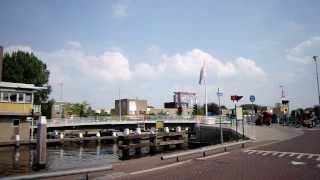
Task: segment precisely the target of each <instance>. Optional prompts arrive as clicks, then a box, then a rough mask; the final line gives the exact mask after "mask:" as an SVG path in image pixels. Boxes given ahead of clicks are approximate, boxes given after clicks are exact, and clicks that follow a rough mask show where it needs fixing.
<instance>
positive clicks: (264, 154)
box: [262, 152, 271, 156]
mask: <svg viewBox="0 0 320 180" xmlns="http://www.w3.org/2000/svg"><path fill="white" fill-rule="evenodd" d="M270 153H271V152H265V153H263V154H262V156H266V155H268V154H270Z"/></svg>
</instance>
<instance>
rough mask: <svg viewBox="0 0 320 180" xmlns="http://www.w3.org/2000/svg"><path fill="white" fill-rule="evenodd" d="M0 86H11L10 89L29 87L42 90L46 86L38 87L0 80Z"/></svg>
mask: <svg viewBox="0 0 320 180" xmlns="http://www.w3.org/2000/svg"><path fill="white" fill-rule="evenodd" d="M0 88H11V89H30V90H43V89H47V88H46V87H38V86H35V85H34V84H24V83H12V82H4V81H0Z"/></svg>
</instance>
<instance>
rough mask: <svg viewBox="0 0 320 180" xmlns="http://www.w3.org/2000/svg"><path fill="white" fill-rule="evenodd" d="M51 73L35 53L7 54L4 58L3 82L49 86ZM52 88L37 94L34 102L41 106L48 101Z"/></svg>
mask: <svg viewBox="0 0 320 180" xmlns="http://www.w3.org/2000/svg"><path fill="white" fill-rule="evenodd" d="M48 79H49V71H48V70H47V65H46V64H45V63H43V62H42V61H41V60H40V59H39V58H37V57H36V56H35V55H34V54H33V53H28V52H23V51H17V52H13V53H11V54H9V53H6V54H5V55H4V58H3V81H6V82H14V83H26V84H34V85H35V86H44V85H47V83H48ZM50 91H51V88H50V87H48V89H46V90H42V91H40V92H37V93H35V97H34V102H35V104H40V103H41V102H44V101H46V100H47V99H48V95H49V93H50Z"/></svg>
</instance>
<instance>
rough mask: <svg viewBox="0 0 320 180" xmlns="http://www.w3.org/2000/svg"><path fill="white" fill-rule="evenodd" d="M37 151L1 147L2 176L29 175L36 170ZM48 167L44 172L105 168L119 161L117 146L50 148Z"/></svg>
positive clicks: (22, 147) (30, 148)
mask: <svg viewBox="0 0 320 180" xmlns="http://www.w3.org/2000/svg"><path fill="white" fill-rule="evenodd" d="M35 152H36V150H35V149H33V148H32V147H28V146H21V147H20V148H18V149H15V148H14V147H0V176H8V175H17V174H28V173H32V172H34V171H35V170H33V169H32V166H33V165H34V163H35V162H34V157H35ZM47 161H48V163H47V166H46V169H45V170H42V171H48V170H49V171H52V170H64V169H72V168H80V167H81V168H83V167H93V166H103V165H108V164H111V163H112V162H116V161H118V155H117V145H116V144H114V145H86V146H80V145H68V146H55V147H50V146H49V147H48V149H47Z"/></svg>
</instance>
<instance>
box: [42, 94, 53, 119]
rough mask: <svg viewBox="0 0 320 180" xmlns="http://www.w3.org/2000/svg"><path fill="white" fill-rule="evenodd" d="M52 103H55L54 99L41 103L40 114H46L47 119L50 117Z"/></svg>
mask: <svg viewBox="0 0 320 180" xmlns="http://www.w3.org/2000/svg"><path fill="white" fill-rule="evenodd" d="M54 103H55V101H54V99H51V100H49V101H48V102H46V103H42V104H41V114H42V116H46V117H47V118H48V119H51V111H52V106H53V104H54Z"/></svg>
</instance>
